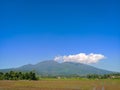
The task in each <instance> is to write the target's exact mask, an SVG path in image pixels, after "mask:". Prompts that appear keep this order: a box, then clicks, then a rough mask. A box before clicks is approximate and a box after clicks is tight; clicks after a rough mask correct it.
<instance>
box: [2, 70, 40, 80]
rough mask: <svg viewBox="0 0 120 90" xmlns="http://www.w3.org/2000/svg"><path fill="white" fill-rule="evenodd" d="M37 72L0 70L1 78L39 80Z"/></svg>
mask: <svg viewBox="0 0 120 90" xmlns="http://www.w3.org/2000/svg"><path fill="white" fill-rule="evenodd" d="M37 79H38V78H37V77H36V74H35V73H34V72H32V71H31V72H26V73H23V72H15V71H10V72H6V73H3V72H0V80H37Z"/></svg>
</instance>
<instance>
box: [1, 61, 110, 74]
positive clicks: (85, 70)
mask: <svg viewBox="0 0 120 90" xmlns="http://www.w3.org/2000/svg"><path fill="white" fill-rule="evenodd" d="M10 70H13V71H23V72H27V71H35V72H36V73H37V74H39V75H52V76H54V75H87V74H108V73H112V72H111V71H107V70H103V69H98V68H96V67H93V66H90V65H87V64H81V63H72V62H64V63H58V62H55V61H53V60H49V61H43V62H40V63H37V64H35V65H32V64H28V65H24V66H21V67H18V68H11V69H1V70H0V71H2V72H7V71H10Z"/></svg>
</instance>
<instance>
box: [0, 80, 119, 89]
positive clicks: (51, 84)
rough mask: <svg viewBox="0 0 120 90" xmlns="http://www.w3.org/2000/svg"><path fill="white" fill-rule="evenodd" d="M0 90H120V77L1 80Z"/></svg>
mask: <svg viewBox="0 0 120 90" xmlns="http://www.w3.org/2000/svg"><path fill="white" fill-rule="evenodd" d="M0 90H120V79H114V80H113V79H103V80H102V79H101V80H89V79H79V80H77V79H66V80H63V79H44V80H38V81H27V80H20V81H19V80H18V81H10V80H1V81H0Z"/></svg>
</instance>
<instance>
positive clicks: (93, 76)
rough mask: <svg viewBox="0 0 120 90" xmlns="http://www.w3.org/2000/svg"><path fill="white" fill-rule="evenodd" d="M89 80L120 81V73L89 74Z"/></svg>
mask: <svg viewBox="0 0 120 90" xmlns="http://www.w3.org/2000/svg"><path fill="white" fill-rule="evenodd" d="M87 78H88V79H96V78H97V79H120V73H111V74H104V75H99V74H89V75H87Z"/></svg>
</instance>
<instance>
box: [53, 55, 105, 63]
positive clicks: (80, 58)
mask: <svg viewBox="0 0 120 90" xmlns="http://www.w3.org/2000/svg"><path fill="white" fill-rule="evenodd" d="M104 58H105V56H104V55H102V54H94V53H90V54H88V55H87V54H85V53H79V54H75V55H68V56H56V57H55V58H54V61H57V62H76V63H84V64H92V63H97V62H98V61H100V60H101V59H104Z"/></svg>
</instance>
